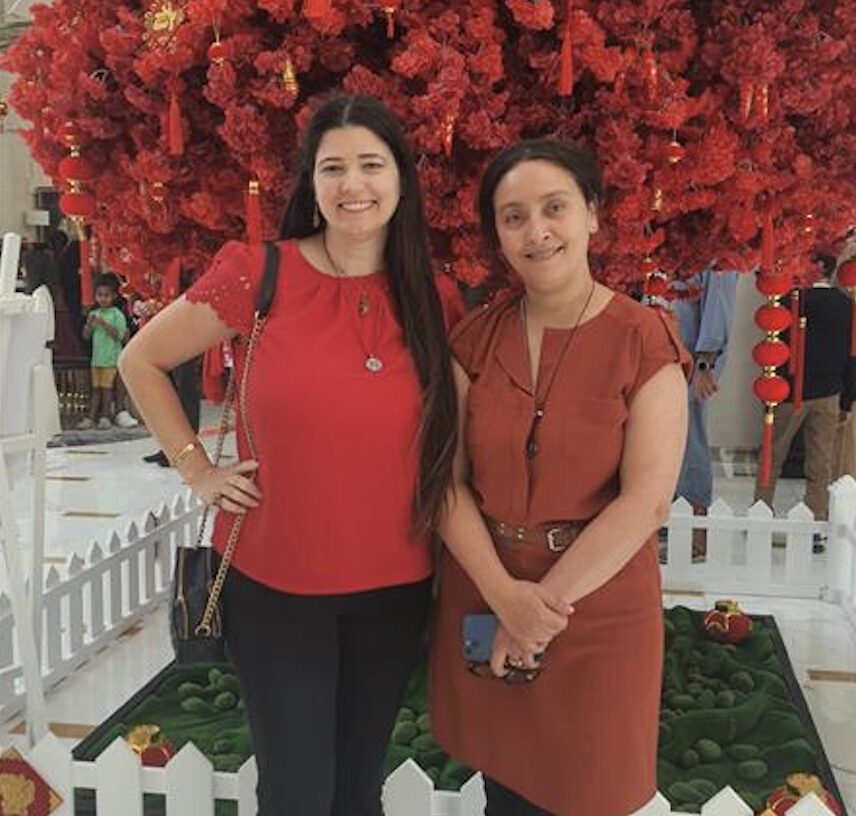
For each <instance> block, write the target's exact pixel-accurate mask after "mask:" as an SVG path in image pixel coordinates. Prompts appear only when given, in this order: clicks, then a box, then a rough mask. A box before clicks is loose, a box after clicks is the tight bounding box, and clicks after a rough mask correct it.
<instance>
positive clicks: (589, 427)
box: [545, 397, 627, 462]
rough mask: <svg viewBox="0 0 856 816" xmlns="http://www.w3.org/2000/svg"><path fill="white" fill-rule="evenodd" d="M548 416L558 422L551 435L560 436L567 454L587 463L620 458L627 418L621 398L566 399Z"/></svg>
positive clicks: (625, 407) (551, 430)
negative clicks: (595, 460) (594, 460)
mask: <svg viewBox="0 0 856 816" xmlns="http://www.w3.org/2000/svg"><path fill="white" fill-rule="evenodd" d="M551 418H552V419H553V421H554V422H555V423H556V424H557V425H556V426H554V427H553V428H551V429H550V434H551V436H552V435H553V434H557V435H558V436H559V437H560V439H561V449H562V451H563V452H564V455H565V456H566V457H568V458H571V459H573V460H575V461H580V460H584V461H587V462H590V461H591V460H592V459H598V460H603V461H609V460H611V459H618V458H620V455H621V449H622V447H623V442H624V423H625V421H626V419H627V405H626V404H625V402H624V400H623V399H612V398H607V397H597V398H595V397H592V398H585V399H575V400H568V401H566V402H564V403H562V405H561V407H560V408H559V409H558V410H555V409H554V411H553V412H552V417H551ZM546 430H547V429H546V428H545V431H546Z"/></svg>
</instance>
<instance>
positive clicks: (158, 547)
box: [0, 496, 199, 722]
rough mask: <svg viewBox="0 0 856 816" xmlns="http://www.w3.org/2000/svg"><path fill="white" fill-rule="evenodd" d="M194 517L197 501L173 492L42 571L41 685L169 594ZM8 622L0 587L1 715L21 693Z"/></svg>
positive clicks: (16, 707)
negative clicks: (121, 529) (140, 516)
mask: <svg viewBox="0 0 856 816" xmlns="http://www.w3.org/2000/svg"><path fill="white" fill-rule="evenodd" d="M198 521H199V505H198V504H197V503H196V502H195V501H194V500H192V499H191V498H190V497H189V496H188V497H182V496H178V497H176V498H175V500H174V501H173V503H172V506H171V507H168V506H167V505H163V506H162V507H161V509H160V510H159V511H157V512H154V511H153V512H149V513H148V514H147V515H146V518H145V520H144V521H143V522H142V524H141V525H138V524H137V523H136V522H132V523H131V524H130V525H129V526H128V529H127V530H126V532H125V535H124V537H122V538H120V537H119V535H118V534H117V533H115V532H114V533H113V534H112V535H111V536H110V538H109V539H108V541H107V544H106V546H105V547H102V546H101V545H100V544H98V543H97V542H96V543H93V544H92V545H91V546H90V548H89V552H88V553H87V555H86V558H85V559H83V558H80V557H79V556H77V555H72V556H70V557H69V560H68V562H67V564H66V567H65V569H64V571H63V573H60V571H59V570H57V568H56V567H55V566H52V567H51V568H50V569H49V570H48V571H47V573H46V575H45V581H44V592H43V597H42V606H41V612H42V614H41V628H40V631H39V632H37V633H36V640H37V643H39V644H40V656H41V663H42V666H41V669H42V682H43V685H44V688H45V690H48V689H50V688H53V687H54V686H55V685H56V684H57V683H59V682H60V681H61V680H63V679H64V678H65V677H68V676H69V675H70V674H71V673H72V672H74V671H75V670H76V669H77V668H78V667H79V666H80V665H81V664H83V663H85V662H86V661H87V660H89V659H90V658H91V657H92V655H93V654H95V653H96V652H98V651H100V650H101V649H104V648H105V647H106V646H108V645H109V644H110V643H111V642H112V641H114V640H115V639H116V638H117V637H119V636H120V635H121V634H122V633H123V632H125V631H127V630H128V629H129V628H130V627H132V626H133V625H134V624H135V623H137V622H138V621H139V620H140V619H142V618H143V617H145V616H146V615H147V614H148V613H149V612H150V611H151V610H152V609H154V608H155V607H156V606H157V605H158V604H160V603H161V602H162V601H163V600H164V599H165V598H166V597H167V594H168V593H169V582H170V578H171V572H172V564H173V560H174V558H173V554H174V552H175V548H176V546H178V544H179V543H185V542H189V543H192V542H193V541H194V540H195V537H196V531H197V525H198ZM14 630H15V621H14V618H13V617H12V611H11V605H10V603H9V599H8V598H7V597H6V596H5V595H3V594H0V722H3V721H5V720H7V719H9V718H10V717H12V716H14V715H15V714H16V713H18V712H19V711H20V710H21V708H22V706H23V700H24V694H23V668H22V666H21V663H20V660H19V658H18V655H17V653H16V649H15V631H14Z"/></svg>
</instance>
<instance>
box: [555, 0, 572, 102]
mask: <svg viewBox="0 0 856 816" xmlns="http://www.w3.org/2000/svg"><path fill="white" fill-rule="evenodd" d="M573 92H574V49H573V45H572V44H571V4H570V3H568V4H567V11H566V13H565V25H564V27H563V29H562V55H561V60H560V64H559V96H570V95H571V94H572V93H573Z"/></svg>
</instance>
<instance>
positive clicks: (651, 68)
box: [642, 48, 660, 104]
mask: <svg viewBox="0 0 856 816" xmlns="http://www.w3.org/2000/svg"><path fill="white" fill-rule="evenodd" d="M642 63H643V65H644V66H645V99H646V100H647V101H648V102H649V103H650V104H654V102H656V101H657V96H658V95H659V90H660V75H659V72H658V70H657V59H656V57H655V56H654V52H653V51H652V50H651V49H650V48H648V49H646V50H645V53H644V54H643V55H642Z"/></svg>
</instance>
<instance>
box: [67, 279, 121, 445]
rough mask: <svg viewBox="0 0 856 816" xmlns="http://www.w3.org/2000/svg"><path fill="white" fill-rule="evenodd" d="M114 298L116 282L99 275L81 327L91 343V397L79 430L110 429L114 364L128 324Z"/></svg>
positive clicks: (114, 379) (114, 375) (114, 377)
mask: <svg viewBox="0 0 856 816" xmlns="http://www.w3.org/2000/svg"><path fill="white" fill-rule="evenodd" d="M116 296H117V284H116V278H115V277H114V276H113V275H100V276H99V277H98V278H97V279H96V281H95V304H96V306H95V308H93V309H92V310H91V311H90V312H89V315H88V316H87V318H86V324H85V325H84V327H83V336H84V338H85V339H87V340H89V339H90V338H91V340H92V362H91V370H92V397H91V400H90V405H89V416H88V417H85V418H84V419H82V420H81V421H80V422H79V423H78V426H77V427H78V428H79V429H81V430H86V429H89V428H94V427H98V428H100V429H101V430H105V429H107V428H110V427H111V426H112V423H111V421H110V417H111V416H112V413H113V385H114V383H115V381H116V364H117V362H118V360H119V352H121V351H122V346H123V345H124V344H125V342H126V341H127V339H128V321H127V320H126V319H125V315H123V314H122V312H121V310H120V309H119V308H118V307H117V306H116V305H115V304H116ZM96 418H98V422H97V425H96Z"/></svg>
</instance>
